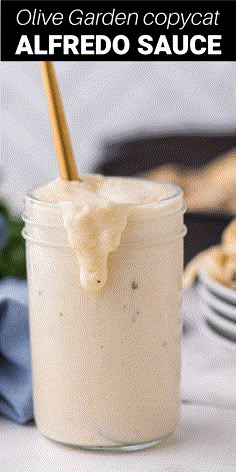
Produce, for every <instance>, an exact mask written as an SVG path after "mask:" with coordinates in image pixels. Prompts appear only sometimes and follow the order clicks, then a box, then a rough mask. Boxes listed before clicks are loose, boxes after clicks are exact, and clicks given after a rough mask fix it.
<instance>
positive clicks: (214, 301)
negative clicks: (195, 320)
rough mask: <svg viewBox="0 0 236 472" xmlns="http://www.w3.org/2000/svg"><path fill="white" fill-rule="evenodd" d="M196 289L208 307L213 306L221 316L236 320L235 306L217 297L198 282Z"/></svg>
mask: <svg viewBox="0 0 236 472" xmlns="http://www.w3.org/2000/svg"><path fill="white" fill-rule="evenodd" d="M197 290H198V293H199V295H200V297H201V298H202V300H204V302H205V303H207V305H209V307H210V308H213V310H216V311H217V312H218V313H220V314H221V315H222V316H224V317H226V318H230V319H231V320H233V321H236V306H234V305H232V304H230V303H228V302H224V301H223V300H222V299H219V298H217V296H215V295H214V293H213V292H211V291H210V290H209V289H208V288H207V287H206V286H205V285H203V284H202V283H199V284H198V286H197Z"/></svg>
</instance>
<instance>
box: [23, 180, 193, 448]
mask: <svg viewBox="0 0 236 472" xmlns="http://www.w3.org/2000/svg"><path fill="white" fill-rule="evenodd" d="M157 185H167V184H160V183H157ZM168 188H169V196H168V198H165V199H163V200H160V201H158V202H156V203H155V205H151V206H148V205H146V206H145V205H143V206H136V208H135V210H134V211H133V212H132V214H130V216H129V218H128V224H127V227H126V228H125V230H124V232H123V233H122V237H121V244H120V246H119V247H118V249H117V250H116V251H114V252H113V253H111V254H110V255H109V261H108V280H107V283H106V285H105V286H104V288H103V289H102V290H101V292H99V293H93V292H89V291H86V290H85V289H84V288H82V287H81V285H80V278H79V267H78V261H77V258H76V255H75V253H74V251H73V249H72V248H71V247H70V245H69V242H68V237H67V232H66V230H65V228H64V225H63V218H62V213H61V207H60V205H59V204H57V203H48V202H44V201H40V200H37V199H36V198H34V197H33V196H32V195H31V194H29V195H28V196H27V197H26V201H25V213H24V215H23V219H24V221H25V228H24V231H23V235H24V237H25V239H26V247H27V272H28V284H29V306H30V309H29V315H30V335H31V352H32V369H33V391H34V414H35V420H36V424H37V426H38V428H39V430H40V431H41V433H42V434H43V435H44V436H46V437H48V438H50V439H53V440H55V441H58V442H61V443H64V444H68V445H74V446H77V447H80V448H83V449H93V450H109V451H111V450H114V451H115V450H135V449H141V448H145V447H149V446H151V445H155V444H158V443H159V442H161V441H162V440H163V439H165V438H167V437H168V436H169V435H170V434H171V433H173V432H175V430H176V426H177V421H178V416H179V409H180V371H181V333H182V322H181V291H182V290H181V289H182V269H183V237H184V235H185V232H186V230H185V226H184V224H183V213H184V210H185V205H184V204H183V200H182V191H181V190H180V189H179V188H178V187H175V186H173V185H168Z"/></svg>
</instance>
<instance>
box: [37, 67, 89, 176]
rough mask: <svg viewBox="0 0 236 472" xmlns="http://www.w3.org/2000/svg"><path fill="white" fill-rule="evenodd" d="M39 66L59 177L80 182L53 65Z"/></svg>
mask: <svg viewBox="0 0 236 472" xmlns="http://www.w3.org/2000/svg"><path fill="white" fill-rule="evenodd" d="M40 65H41V71H42V77H43V82H44V89H45V94H46V98H47V103H48V111H49V116H50V120H51V126H52V132H53V138H54V143H55V148H56V153H57V160H58V165H59V171H60V176H61V178H62V179H64V180H80V178H79V175H78V172H77V168H76V163H75V158H74V154H73V149H72V144H71V139H70V134H69V129H68V126H67V122H66V117H65V112H64V108H63V104H62V99H61V95H60V90H59V86H58V82H57V78H56V73H55V69H54V65H53V63H52V62H50V61H47V62H40Z"/></svg>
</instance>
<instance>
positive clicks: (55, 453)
mask: <svg viewBox="0 0 236 472" xmlns="http://www.w3.org/2000/svg"><path fill="white" fill-rule="evenodd" d="M0 431H1V438H2V439H1V443H0V470H1V472H165V471H167V472H226V471H227V472H235V468H234V461H233V451H234V436H235V434H234V433H235V432H234V420H233V410H231V409H226V408H220V407H218V408H215V407H214V408H213V407H210V406H201V405H193V404H184V405H183V407H182V418H181V422H180V425H179V429H178V433H177V436H176V438H172V439H169V440H168V441H166V443H163V444H162V445H160V446H156V447H154V448H151V449H146V450H143V451H139V452H132V453H118V454H117V453H116V454H111V453H109V454H108V453H100V452H99V453H94V452H84V451H80V450H77V449H72V448H68V447H64V446H61V445H58V444H56V443H53V442H51V441H49V440H47V439H45V438H44V437H42V436H41V435H40V433H39V432H38V431H37V428H36V426H35V425H34V424H33V423H31V424H29V425H24V426H19V425H16V424H14V423H12V422H10V421H8V420H3V419H2V418H1V419H0Z"/></svg>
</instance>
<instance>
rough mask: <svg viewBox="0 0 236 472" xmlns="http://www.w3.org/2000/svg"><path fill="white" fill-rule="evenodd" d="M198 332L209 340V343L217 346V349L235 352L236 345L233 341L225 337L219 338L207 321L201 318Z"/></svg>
mask: <svg viewBox="0 0 236 472" xmlns="http://www.w3.org/2000/svg"><path fill="white" fill-rule="evenodd" d="M199 328H200V331H201V332H202V334H203V335H204V336H206V337H207V338H209V341H212V342H214V343H215V344H217V345H218V347H220V346H221V347H222V348H226V349H230V350H235V351H236V343H235V342H233V341H230V340H228V339H227V338H226V337H225V336H223V335H222V336H221V335H219V334H218V333H216V332H215V331H214V330H213V329H212V328H211V327H210V326H209V325H208V324H207V320H206V319H204V318H202V319H201V320H200V323H199Z"/></svg>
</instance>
